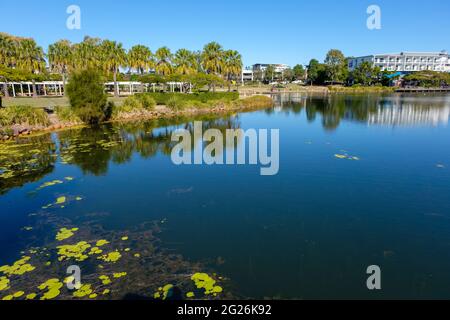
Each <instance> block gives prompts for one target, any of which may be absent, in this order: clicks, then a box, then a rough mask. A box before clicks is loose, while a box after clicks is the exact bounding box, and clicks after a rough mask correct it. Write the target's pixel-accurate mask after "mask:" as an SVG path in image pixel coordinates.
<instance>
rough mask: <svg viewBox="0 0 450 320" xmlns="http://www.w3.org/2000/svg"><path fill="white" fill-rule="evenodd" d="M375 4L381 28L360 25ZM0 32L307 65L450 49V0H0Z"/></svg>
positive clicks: (43, 40) (46, 39)
mask: <svg viewBox="0 0 450 320" xmlns="http://www.w3.org/2000/svg"><path fill="white" fill-rule="evenodd" d="M71 4H75V5H78V6H80V8H81V22H82V26H81V30H68V29H67V28H66V19H67V17H68V14H66V8H67V7H68V6H69V5H71ZM371 4H376V5H378V6H380V8H381V10H382V11H381V12H382V29H381V30H372V31H371V30H368V29H367V27H366V20H367V17H368V15H367V13H366V9H367V7H368V6H369V5H371ZM0 15H1V19H0V31H1V32H7V33H11V34H15V35H19V36H29V37H33V38H35V39H36V40H37V41H38V43H39V44H40V45H41V46H43V47H44V48H45V49H46V48H47V46H48V44H50V43H52V42H54V41H57V40H59V39H62V38H64V39H69V40H71V41H73V42H78V41H81V40H82V39H83V37H84V36H85V35H90V36H95V37H101V38H109V39H112V40H117V41H120V42H122V43H123V44H124V46H125V47H126V48H129V47H131V46H132V45H134V44H145V45H147V46H149V47H150V48H151V49H152V50H153V51H155V50H156V49H157V48H158V47H161V46H164V45H166V46H168V47H170V48H171V49H172V50H174V51H175V50H177V49H179V48H188V49H192V50H194V49H201V48H202V47H203V45H204V44H205V43H207V42H209V41H213V40H215V41H218V42H220V43H221V44H222V45H223V46H224V47H225V48H230V49H236V50H239V51H240V52H241V53H242V55H243V58H244V63H245V65H250V64H253V63H258V62H268V63H287V64H290V65H295V64H297V63H302V64H306V63H307V62H308V61H309V60H310V59H311V58H317V59H319V60H323V58H324V56H325V54H326V52H327V51H328V49H330V48H338V49H341V50H342V51H343V52H344V53H345V54H346V55H347V56H358V55H366V54H370V53H386V52H396V51H440V50H443V49H447V50H450V43H449V40H450V1H443V0H428V1H425V2H424V1H418V0H409V1H407V0H395V1H393V0H371V1H366V0H340V1H338V0H334V1H332V0H311V1H304V0H278V1H267V0H260V1H244V0H240V1H236V0H227V1H220V2H219V1H205V0H190V1H186V0H183V1H179V0H169V1H154V0H140V1H139V0H127V1H115V0H108V1H107V0H89V1H85V0H72V1H64V0H63V1H61V0H53V1H52V0H40V1H35V0H34V1H28V0H23V1H21V2H20V6H19V5H18V2H17V1H4V0H2V1H1V3H0Z"/></svg>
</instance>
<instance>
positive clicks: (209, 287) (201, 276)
mask: <svg viewBox="0 0 450 320" xmlns="http://www.w3.org/2000/svg"><path fill="white" fill-rule="evenodd" d="M191 280H192V281H194V283H195V286H196V287H197V289H205V295H210V294H213V295H217V294H219V293H221V292H222V291H223V289H222V287H220V286H216V280H214V279H213V278H211V277H210V276H209V275H208V274H206V273H196V274H194V275H193V276H192V277H191Z"/></svg>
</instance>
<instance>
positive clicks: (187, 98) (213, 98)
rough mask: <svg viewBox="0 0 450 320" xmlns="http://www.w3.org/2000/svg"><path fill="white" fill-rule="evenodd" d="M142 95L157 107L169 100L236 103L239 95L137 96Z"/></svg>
mask: <svg viewBox="0 0 450 320" xmlns="http://www.w3.org/2000/svg"><path fill="white" fill-rule="evenodd" d="M140 95H144V96H149V97H152V98H153V99H154V100H155V101H156V103H157V104H158V105H167V104H168V102H169V100H171V101H175V100H174V98H175V99H178V101H185V102H194V101H195V102H202V103H209V102H213V101H220V100H227V101H236V100H238V99H239V93H237V92H199V93H192V94H186V93H159V92H156V93H142V94H138V95H137V96H140Z"/></svg>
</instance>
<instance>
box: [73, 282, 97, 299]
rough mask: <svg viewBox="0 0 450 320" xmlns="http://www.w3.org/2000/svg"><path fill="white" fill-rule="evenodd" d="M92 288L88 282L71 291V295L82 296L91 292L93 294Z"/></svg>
mask: <svg viewBox="0 0 450 320" xmlns="http://www.w3.org/2000/svg"><path fill="white" fill-rule="evenodd" d="M93 292H94V291H93V290H92V285H90V284H84V285H82V286H81V288H80V289H78V290H77V291H75V292H74V293H73V296H74V297H76V298H83V297H86V296H90V295H91V294H93Z"/></svg>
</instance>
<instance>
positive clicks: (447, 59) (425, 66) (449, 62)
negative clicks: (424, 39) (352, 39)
mask: <svg viewBox="0 0 450 320" xmlns="http://www.w3.org/2000/svg"><path fill="white" fill-rule="evenodd" d="M363 62H369V63H371V64H372V65H374V66H377V67H380V69H381V70H382V71H396V72H414V71H424V70H431V71H438V72H450V56H449V54H448V52H447V51H441V52H401V53H394V54H376V55H370V56H365V57H357V58H353V59H350V60H349V63H348V68H349V70H350V71H353V70H355V69H356V68H357V67H358V66H359V65H361V64H362V63H363Z"/></svg>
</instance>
